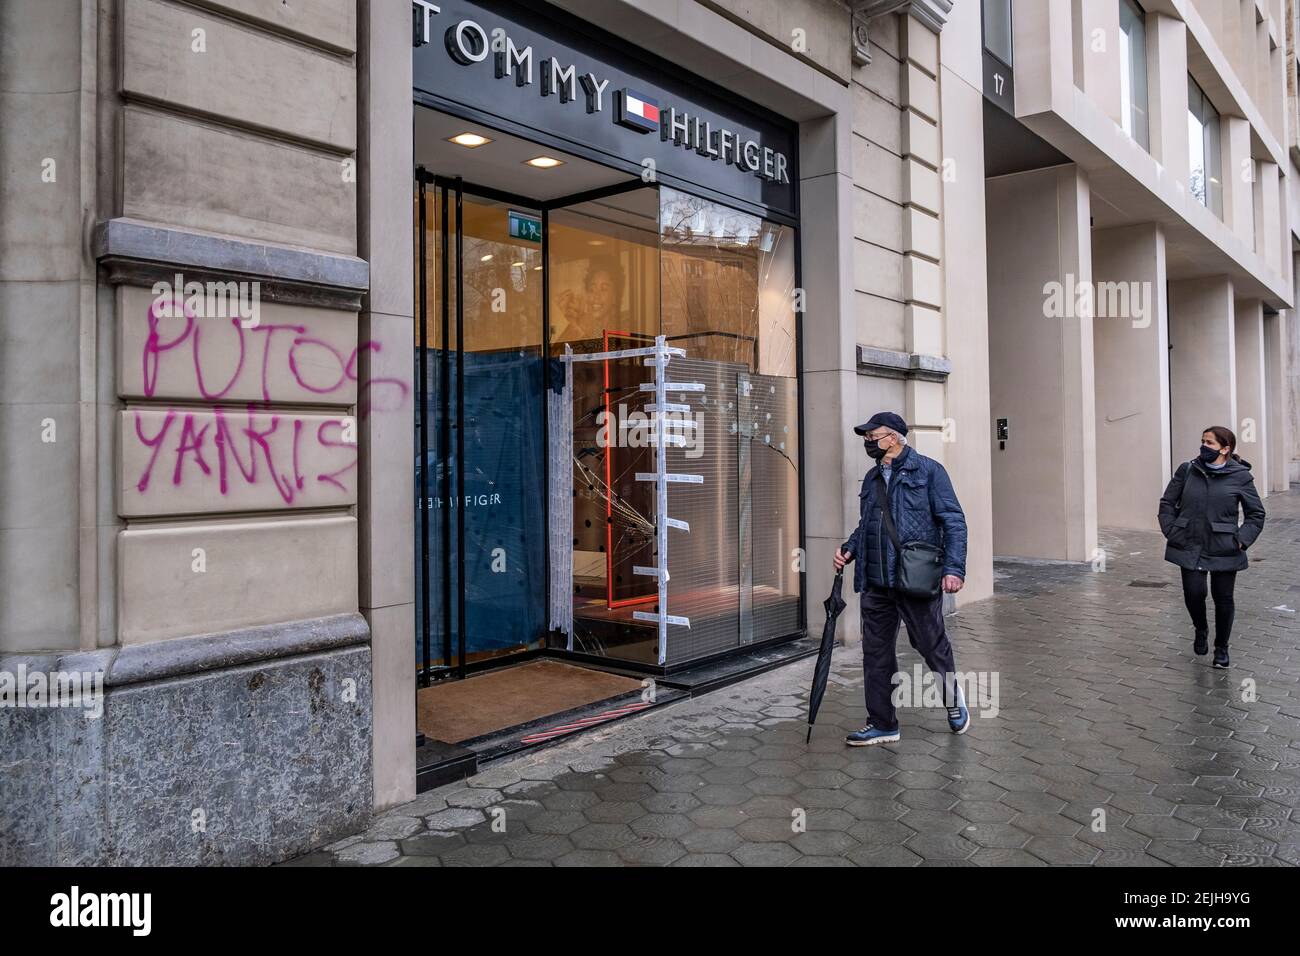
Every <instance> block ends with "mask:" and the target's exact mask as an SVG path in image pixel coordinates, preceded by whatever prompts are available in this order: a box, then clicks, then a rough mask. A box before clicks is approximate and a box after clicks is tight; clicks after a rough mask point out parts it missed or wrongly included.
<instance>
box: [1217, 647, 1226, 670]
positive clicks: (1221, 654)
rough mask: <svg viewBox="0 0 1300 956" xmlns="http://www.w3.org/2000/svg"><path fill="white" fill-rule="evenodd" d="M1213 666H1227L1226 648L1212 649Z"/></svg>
mask: <svg viewBox="0 0 1300 956" xmlns="http://www.w3.org/2000/svg"><path fill="white" fill-rule="evenodd" d="M1214 666H1215V667H1227V666H1228V649H1227V648H1226V647H1216V648H1215V649H1214Z"/></svg>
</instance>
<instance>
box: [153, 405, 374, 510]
mask: <svg viewBox="0 0 1300 956" xmlns="http://www.w3.org/2000/svg"><path fill="white" fill-rule="evenodd" d="M134 415H135V434H136V437H137V438H138V439H139V440H140V442H141V443H142V444H144V445H145V446H146V447H147V448H149V449H150V454H149V460H148V462H147V463H146V465H145V467H144V470H143V472H141V474H140V476H139V478H138V479H137V480H136V482H135V488H136V491H138V492H140V493H141V494H144V493H145V492H147V491H148V489H149V484H150V481H151V480H152V478H153V475H154V470H155V467H156V466H157V465H158V463H159V459H160V458H162V459H163V461H164V462H168V463H170V464H171V465H172V472H171V483H172V485H173V486H176V487H179V486H181V485H183V484H185V483H186V482H193V481H196V480H197V481H205V480H211V478H212V475H213V468H212V465H211V464H210V463H209V460H208V459H209V457H211V458H212V459H213V460H214V461H215V464H216V480H217V490H218V491H219V492H220V494H221V495H222V496H223V497H224V496H226V495H228V494H229V493H230V492H231V490H232V487H237V486H238V485H237V484H234V485H232V479H235V478H236V477H237V478H238V479H242V481H243V483H244V485H248V486H258V485H261V484H263V483H265V482H269V483H271V484H272V485H273V486H274V488H275V490H276V492H277V493H278V495H279V497H280V499H281V500H282V501H283V502H284V503H285V504H286V505H292V504H294V503H295V502H297V501H298V500H299V498H300V496H301V495H302V494H303V492H304V491H305V489H306V488H307V481H308V476H307V475H304V474H303V473H302V469H301V460H302V456H301V445H302V442H303V437H304V435H306V436H308V437H307V440H308V441H314V442H315V443H316V445H317V446H319V447H320V448H327V449H342V450H343V453H342V455H339V454H333V455H332V456H331V457H333V458H334V459H335V460H334V461H332V462H331V463H330V465H329V468H328V470H323V471H319V472H317V474H316V475H315V476H314V478H315V481H316V482H322V483H325V484H329V485H331V486H333V487H335V488H337V489H338V490H339V491H341V492H343V493H345V494H346V493H347V491H348V487H347V486H346V485H345V484H344V483H343V481H342V480H341V476H343V475H345V474H347V473H348V472H351V471H353V470H354V469H355V468H356V467H357V446H356V444H355V442H349V441H345V440H343V434H342V433H343V431H344V429H345V428H346V427H347V423H346V420H345V419H341V418H330V419H326V420H325V421H323V422H321V423H320V424H319V425H318V426H317V427H316V429H315V431H314V432H313V431H312V430H311V429H309V428H306V427H305V425H306V424H307V421H308V420H307V419H305V418H303V417H299V416H296V415H287V414H272V413H271V412H268V411H265V410H263V409H259V407H258V406H257V405H256V404H250V405H248V406H247V407H246V408H245V410H244V412H243V413H242V414H241V416H240V418H242V419H243V420H242V421H236V420H234V419H233V418H232V416H231V414H230V410H228V409H224V408H222V407H221V406H219V405H213V406H209V407H206V408H202V409H193V410H191V409H176V408H168V409H167V410H166V413H165V414H164V417H163V420H162V424H160V425H159V426H158V430H157V431H156V432H155V433H154V434H153V435H146V434H145V432H144V427H143V422H144V419H143V416H142V414H141V412H140V411H138V410H137V411H136V412H135V413H134ZM208 415H211V416H212V421H208V422H205V423H203V424H202V425H199V422H200V421H201V420H202V417H206V416H208ZM178 419H179V420H180V426H179V429H176V422H177V420H178ZM286 420H288V421H291V422H292V425H291V426H290V427H289V428H287V429H285V430H281V424H282V423H283V422H284V421H286ZM331 428H332V429H337V432H336V433H335V434H334V435H333V436H332V437H331V436H327V433H326V432H327V429H331ZM173 430H176V431H177V436H176V438H177V440H176V442H175V444H168V442H167V438H168V435H169V434H170V433H172V432H173ZM209 432H211V437H210V438H209ZM286 445H287V446H288V447H287V448H286ZM340 462H342V463H343V464H342V466H341V467H336V466H337V465H338V464H339V463H340ZM187 464H189V465H191V467H190V468H189V469H187V467H186V466H187ZM232 465H233V468H232V467H231V466H232ZM195 468H197V471H196V470H195Z"/></svg>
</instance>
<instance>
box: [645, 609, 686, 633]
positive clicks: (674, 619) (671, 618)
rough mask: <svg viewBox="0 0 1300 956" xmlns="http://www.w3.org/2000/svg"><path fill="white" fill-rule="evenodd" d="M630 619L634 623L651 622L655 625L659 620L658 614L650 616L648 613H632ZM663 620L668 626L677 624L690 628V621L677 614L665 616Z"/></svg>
mask: <svg viewBox="0 0 1300 956" xmlns="http://www.w3.org/2000/svg"><path fill="white" fill-rule="evenodd" d="M632 619H633V620H636V621H652V622H654V623H656V624H657V623H658V622H659V619H660V618H659V615H658V614H652V613H650V612H649V611H633V612H632ZM663 620H664V621H666V622H667V623H669V624H677V625H679V626H681V627H684V628H687V629H689V628H690V626H691V619H690V618H689V617H682V616H681V615H679V614H665V615H664V616H663Z"/></svg>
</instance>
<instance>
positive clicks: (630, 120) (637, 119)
mask: <svg viewBox="0 0 1300 956" xmlns="http://www.w3.org/2000/svg"><path fill="white" fill-rule="evenodd" d="M615 116H616V119H617V122H618V124H619V125H620V126H626V127H627V128H628V129H634V130H636V131H637V132H638V133H653V132H654V131H655V130H657V129H658V128H659V101H658V100H652V99H651V98H650V97H648V96H643V95H642V94H640V93H638V92H636V91H635V90H629V89H622V90H619V92H618V112H617V113H616V114H615Z"/></svg>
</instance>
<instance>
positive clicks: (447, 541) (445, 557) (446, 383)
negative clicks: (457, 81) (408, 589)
mask: <svg viewBox="0 0 1300 956" xmlns="http://www.w3.org/2000/svg"><path fill="white" fill-rule="evenodd" d="M447 217H448V208H447V187H446V186H443V187H442V342H441V345H442V348H441V350H440V352H441V354H440V355H439V359H440V364H441V367H442V375H441V381H440V382H439V383H438V392H439V396H438V398H439V401H438V411H439V414H438V469H439V471H440V472H441V474H440V476H439V480H438V494H439V495H440V496H441V500H442V666H443V667H450V666H451V510H450V509H451V469H450V467H449V466H450V463H451V274H450V269H451V250H450V248H449V247H448V242H449V241H450V238H451V237H450V234H449V231H448V222H447ZM457 268H459V266H457Z"/></svg>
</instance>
